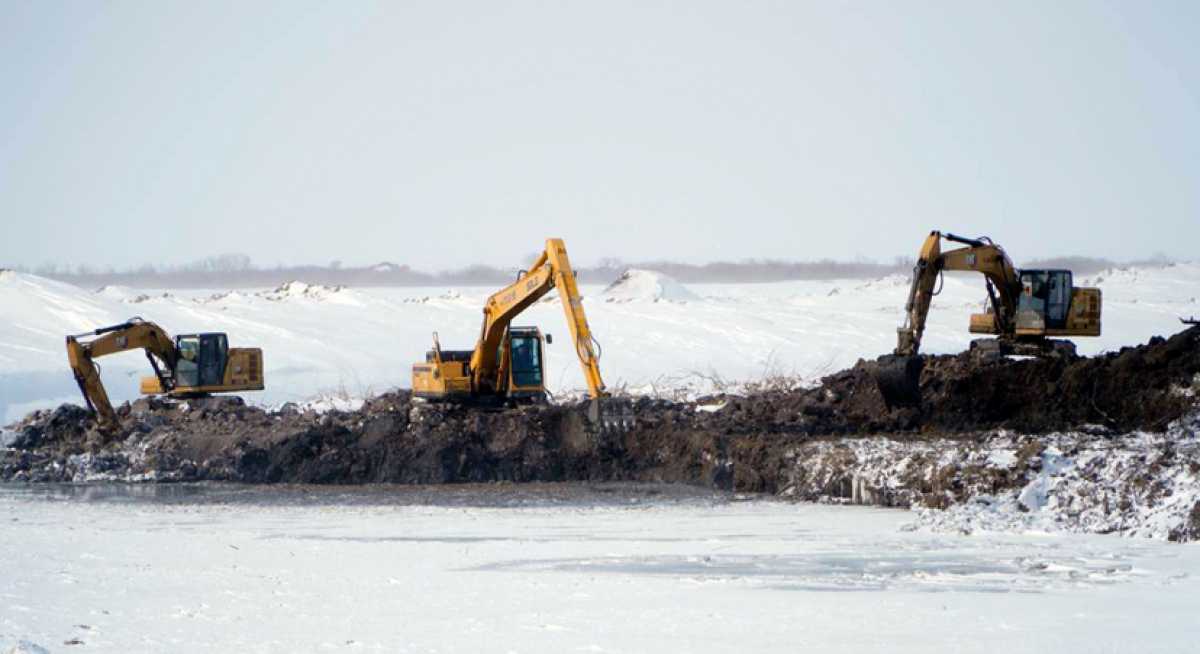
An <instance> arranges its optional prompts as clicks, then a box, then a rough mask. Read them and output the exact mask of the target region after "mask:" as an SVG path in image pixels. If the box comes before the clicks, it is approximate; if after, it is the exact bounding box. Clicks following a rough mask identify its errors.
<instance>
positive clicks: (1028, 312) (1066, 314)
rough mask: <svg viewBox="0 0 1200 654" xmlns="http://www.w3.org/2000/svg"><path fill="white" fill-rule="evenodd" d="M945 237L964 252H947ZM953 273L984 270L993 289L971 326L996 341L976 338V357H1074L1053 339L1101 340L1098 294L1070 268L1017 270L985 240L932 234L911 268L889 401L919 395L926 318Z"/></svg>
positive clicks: (885, 377)
mask: <svg viewBox="0 0 1200 654" xmlns="http://www.w3.org/2000/svg"><path fill="white" fill-rule="evenodd" d="M943 240H945V241H949V242H952V243H957V244H960V245H962V246H963V247H958V248H954V249H951V250H946V251H943V250H942V241H943ZM947 270H951V271H971V272H977V273H980V274H982V275H983V277H984V280H985V283H986V285H987V293H988V303H987V308H986V309H985V311H984V313H979V314H974V315H972V316H971V318H970V325H969V328H968V329H969V331H970V332H971V333H973V334H991V335H994V336H996V338H992V339H979V340H975V341H973V342H972V343H971V349H972V351H974V352H976V353H979V354H982V355H985V356H1002V355H1008V354H1018V355H1032V356H1066V357H1070V356H1074V355H1075V345H1074V343H1072V342H1070V341H1066V340H1060V339H1056V338H1052V337H1056V336H1099V335H1100V309H1101V295H1100V289H1098V288H1080V287H1077V286H1075V285H1074V279H1073V275H1072V273H1071V271H1069V270H1033V269H1024V270H1018V269H1017V268H1016V267H1015V266H1013V263H1012V260H1011V259H1009V258H1008V255H1007V254H1006V253H1005V252H1004V249H1003V248H1001V247H1000V246H999V245H996V244H995V243H994V242H992V240H991V239H989V238H987V237H981V238H963V237H961V236H955V235H954V234H950V233H943V232H939V231H933V232H930V233H929V236H928V237H927V238H926V239H925V242H924V243H923V244H922V245H921V251H920V253H919V255H918V257H917V264H916V267H914V268H913V276H912V284H911V286H910V287H909V291H908V302H907V303H906V304H905V320H904V325H903V326H902V327H900V328H899V329H898V330H897V343H896V349H895V352H894V355H895V356H894V358H893V359H892V360H891V361H888V362H887V363H886V365H885V366H884V370H883V371H882V372H881V374H880V375H879V377H880V388H881V389H882V390H884V395H885V396H888V397H890V398H893V399H901V400H911V399H912V398H913V394H914V393H915V386H916V383H917V379H916V378H917V377H918V376H919V374H920V361H919V359H918V357H917V356H916V355H917V354H918V353H919V351H920V348H921V337H922V335H923V334H924V332H925V321H926V318H927V317H928V316H929V308H930V306H931V305H932V304H933V298H934V296H935V295H937V294H938V292H940V291H939V290H938V289H937V287H938V282H939V281H940V280H941V279H942V273H943V272H945V271H947Z"/></svg>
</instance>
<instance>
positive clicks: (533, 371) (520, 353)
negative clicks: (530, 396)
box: [511, 336, 542, 386]
mask: <svg viewBox="0 0 1200 654" xmlns="http://www.w3.org/2000/svg"><path fill="white" fill-rule="evenodd" d="M511 347H512V379H513V385H514V386H541V385H542V352H541V350H542V347H541V343H540V342H539V339H538V338H537V337H536V336H514V337H513V338H512V340H511Z"/></svg>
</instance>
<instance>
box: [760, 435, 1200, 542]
mask: <svg viewBox="0 0 1200 654" xmlns="http://www.w3.org/2000/svg"><path fill="white" fill-rule="evenodd" d="M790 458H791V459H792V460H793V461H795V464H794V465H795V468H794V469H793V470H792V471H791V472H790V473H789V474H790V480H789V484H788V486H787V487H786V488H784V490H783V491H782V492H781V495H784V496H787V497H796V498H800V499H809V500H825V501H834V502H849V503H853V504H870V505H880V506H901V507H903V506H909V507H912V508H914V509H916V510H917V511H918V516H917V519H916V521H915V522H914V523H913V525H912V527H913V528H924V529H928V530H932V531H945V532H955V533H972V532H976V531H986V532H992V531H998V532H1017V533H1024V532H1041V533H1046V532H1078V533H1101V534H1107V533H1119V534H1121V535H1124V536H1133V537H1144V538H1152V539H1157V540H1174V541H1193V540H1200V412H1197V413H1194V414H1191V415H1189V416H1188V417H1186V418H1183V419H1181V420H1178V421H1176V422H1174V423H1172V424H1171V426H1170V427H1169V429H1168V430H1167V431H1166V432H1164V433H1142V432H1137V433H1132V434H1124V435H1107V436H1106V435H1102V434H1099V435H1098V434H1090V433H1082V432H1070V433H1057V434H1050V435H1048V436H1026V435H1018V434H1012V433H1007V432H1000V433H997V434H995V435H994V436H993V437H992V438H990V439H988V440H986V441H982V442H976V441H955V440H949V439H935V440H929V441H921V442H913V441H899V440H894V439H891V438H869V439H862V438H860V439H842V440H839V441H830V442H822V443H814V444H809V445H805V446H802V447H799V448H797V449H796V450H795V451H794V452H792V453H790Z"/></svg>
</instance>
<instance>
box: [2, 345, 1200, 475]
mask: <svg viewBox="0 0 1200 654" xmlns="http://www.w3.org/2000/svg"><path fill="white" fill-rule="evenodd" d="M922 364H923V365H922V368H921V371H920V387H919V388H920V393H919V398H916V401H915V402H913V403H910V404H891V405H890V404H889V403H888V402H887V401H885V398H884V397H883V395H882V394H881V393H880V390H879V388H878V386H877V384H876V377H875V375H874V370H875V367H876V366H877V365H878V363H877V362H874V361H860V362H859V363H858V365H856V366H855V367H853V368H851V369H849V370H845V371H842V372H839V373H836V374H834V375H831V376H829V377H826V378H825V379H823V380H822V381H821V383H820V384H819V385H818V386H816V387H814V388H810V389H805V390H797V391H786V392H785V391H780V392H764V393H758V394H754V395H752V396H748V397H734V396H729V397H715V398H706V399H705V400H704V401H703V402H700V403H675V402H667V401H660V400H651V399H645V398H643V399H638V400H633V401H632V404H633V411H634V415H635V417H636V424H635V425H634V427H633V428H632V429H629V430H627V431H622V432H613V431H605V430H602V429H599V428H597V427H596V426H594V425H592V424H591V423H590V422H589V421H588V419H587V418H586V411H585V406H584V405H583V404H576V405H548V406H529V407H521V408H514V409H505V410H484V409H476V408H464V407H459V406H453V405H443V404H432V403H426V402H422V401H414V400H413V399H412V398H411V397H410V396H409V394H408V393H407V392H406V391H395V392H391V393H387V394H385V395H382V396H379V397H376V398H373V399H371V400H369V401H368V402H366V403H365V404H364V406H363V407H362V408H361V409H359V410H357V411H350V412H339V411H330V412H327V413H323V414H316V413H313V412H303V411H299V410H297V409H296V408H295V407H291V406H285V407H283V408H282V409H280V410H276V411H266V410H263V409H260V408H255V407H250V406H246V405H244V404H243V403H242V402H241V401H240V400H239V399H237V398H230V397H225V398H208V399H204V400H192V401H188V402H167V401H161V400H154V399H143V400H139V401H137V402H134V403H133V404H132V405H126V406H124V407H122V408H121V410H120V414H121V430H120V432H119V433H117V434H115V435H110V436H105V435H104V434H101V433H100V432H98V431H97V430H96V429H95V423H94V421H93V419H92V418H91V417H90V416H89V415H88V414H87V413H86V411H84V410H83V409H82V408H79V407H77V406H72V405H63V406H61V407H59V408H58V409H57V410H54V411H44V412H38V413H35V414H32V415H31V416H29V417H27V418H26V419H25V420H24V421H22V422H20V423H18V424H16V425H10V426H9V427H8V429H7V432H6V433H5V434H4V436H3V438H4V439H5V440H8V441H9V443H8V447H7V449H5V450H0V480H9V481H79V480H85V479H114V480H154V481H201V480H220V481H237V482H251V483H275V482H294V483H326V484H357V483H380V482H396V483H452V482H483V481H502V480H503V481H625V480H640V481H668V482H684V483H694V484H703V485H711V486H715V487H717V488H722V489H730V490H738V491H755V492H768V493H778V492H780V491H782V490H785V489H787V488H791V489H795V487H796V483H795V480H796V477H797V471H798V470H799V471H801V472H802V471H803V470H804V467H805V461H804V460H803V457H801V458H800V459H799V460H798V459H797V454H796V453H797V452H798V451H801V450H798V449H797V448H798V447H799V446H802V445H804V444H807V443H812V442H816V441H821V440H830V439H837V438H845V437H863V438H874V437H886V438H888V439H891V440H898V441H914V440H916V441H928V440H931V439H950V440H955V441H971V440H980V439H986V438H988V437H989V435H992V434H995V433H996V431H997V430H1011V431H1013V432H1017V433H1021V434H1028V435H1038V434H1049V433H1053V432H1060V431H1067V430H1079V429H1083V430H1084V431H1086V433H1088V434H1090V435H1092V436H1093V437H1095V438H1109V439H1112V438H1119V436H1118V435H1120V434H1128V433H1130V432H1135V431H1139V430H1141V431H1153V432H1162V431H1164V430H1165V429H1166V428H1167V426H1168V424H1170V423H1171V422H1172V421H1175V420H1177V419H1179V418H1180V417H1182V416H1184V415H1186V414H1187V413H1188V412H1190V411H1193V410H1194V409H1195V406H1196V401H1197V400H1196V398H1197V395H1196V393H1197V391H1198V390H1200V327H1192V328H1189V329H1187V330H1186V331H1183V332H1180V333H1178V334H1176V335H1174V336H1172V337H1170V338H1167V339H1163V338H1155V339H1153V340H1151V341H1150V342H1149V343H1147V344H1144V345H1140V346H1137V347H1129V348H1125V349H1123V350H1121V351H1120V352H1115V353H1110V354H1107V355H1104V356H1099V357H1093V358H1077V359H1072V360H1048V359H1047V360H1042V359H1028V360H1014V359H1000V360H992V361H983V360H980V359H979V358H977V357H973V356H972V355H971V354H969V353H964V354H961V355H958V356H926V357H922ZM717 407H720V408H719V409H717ZM705 409H708V410H705ZM712 409H716V410H712ZM0 444H2V443H0ZM847 456H849V459H848V460H847V461H846V470H845V475H843V477H845V478H840V477H838V475H837V474H834V475H832V476H831V477H830V478H829V482H828V484H826V486H828V487H827V488H825V487H811V485H810V486H809V487H808V488H809V490H808V491H806V492H805V493H804V495H805V496H817V495H821V494H822V493H825V494H828V495H833V496H838V495H839V494H845V493H848V491H846V490H845V489H846V488H847V487H848V486H847V483H848V482H847V479H848V476H849V475H851V474H852V473H853V465H854V461H853V457H852V456H850V455H847ZM822 465H823V466H828V465H829V462H828V461H827V460H824V461H823V462H822ZM801 476H803V475H801ZM1014 477H1019V475H1014ZM1022 481H1023V480H1022V479H1012V480H1011V481H1005V480H1000V481H999V482H997V483H999V484H1003V483H1013V484H1016V483H1019V482H1022ZM839 489H841V490H839Z"/></svg>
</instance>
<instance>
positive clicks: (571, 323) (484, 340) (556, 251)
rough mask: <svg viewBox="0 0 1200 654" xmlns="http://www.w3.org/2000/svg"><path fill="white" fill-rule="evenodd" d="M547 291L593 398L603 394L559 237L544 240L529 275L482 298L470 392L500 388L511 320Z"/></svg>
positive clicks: (584, 318) (596, 360) (572, 274)
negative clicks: (555, 298) (555, 300)
mask: <svg viewBox="0 0 1200 654" xmlns="http://www.w3.org/2000/svg"><path fill="white" fill-rule="evenodd" d="M553 289H558V295H559V299H561V300H562V305H563V312H564V313H565V314H566V318H567V325H568V327H569V328H570V329H571V338H572V339H573V340H574V343H575V353H576V356H577V357H578V358H579V364H580V366H582V368H583V376H584V378H585V379H586V380H587V384H588V393H589V394H590V395H591V397H592V398H593V399H595V398H601V397H605V396H607V395H608V393H607V392H606V391H605V387H604V380H603V379H602V378H601V376H600V360H599V357H598V356H597V354H596V350H595V347H594V345H593V343H594V339H593V338H592V330H591V328H590V327H589V326H588V321H587V315H586V314H585V313H584V311H583V302H582V299H581V298H580V296H579V288H578V286H577V285H576V282H575V271H574V270H573V269H572V268H571V262H570V259H568V258H567V248H566V246H565V245H564V244H563V241H562V239H558V238H551V239H547V240H546V249H545V250H544V251H543V252H542V253H541V254H539V255H538V258H537V260H536V261H534V262H533V265H532V266H531V267H530V269H529V271H528V272H527V273H525V274H524V275H522V276H521V278H520V279H518V280H517V281H515V282H513V283H512V284H510V285H508V286H507V287H505V288H504V289H501V290H500V291H498V292H497V293H495V294H493V295H492V296H491V297H489V298H488V300H487V304H485V305H484V308H483V325H482V327H481V328H480V333H479V342H478V343H477V344H476V346H475V351H474V352H473V353H472V355H471V374H472V384H473V386H474V388H475V389H476V390H480V389H496V388H499V387H500V385H501V383H502V382H501V379H500V378H501V376H502V374H503V373H502V366H501V365H500V361H499V357H498V353H499V350H500V345H501V344H502V342H503V340H504V334H505V332H506V331H507V330H508V327H509V325H510V324H511V323H512V321H513V319H514V318H516V316H518V315H519V314H520V313H521V312H522V311H524V310H525V309H527V308H528V307H530V306H531V305H532V304H533V303H535V302H537V301H538V300H539V299H541V298H542V297H543V296H545V295H546V294H547V293H549V292H550V291H551V290H553Z"/></svg>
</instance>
